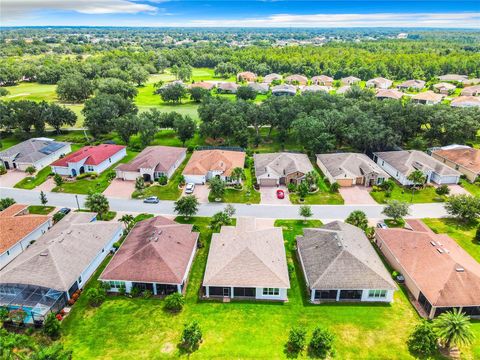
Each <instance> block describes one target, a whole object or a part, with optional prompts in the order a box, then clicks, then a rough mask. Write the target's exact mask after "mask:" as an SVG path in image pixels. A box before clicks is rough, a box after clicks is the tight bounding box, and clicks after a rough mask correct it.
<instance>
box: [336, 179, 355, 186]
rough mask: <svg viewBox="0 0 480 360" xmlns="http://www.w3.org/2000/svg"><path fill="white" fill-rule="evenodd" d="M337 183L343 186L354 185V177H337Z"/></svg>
mask: <svg viewBox="0 0 480 360" xmlns="http://www.w3.org/2000/svg"><path fill="white" fill-rule="evenodd" d="M337 183H338V185H340V186H343V187H348V186H353V181H352V179H337Z"/></svg>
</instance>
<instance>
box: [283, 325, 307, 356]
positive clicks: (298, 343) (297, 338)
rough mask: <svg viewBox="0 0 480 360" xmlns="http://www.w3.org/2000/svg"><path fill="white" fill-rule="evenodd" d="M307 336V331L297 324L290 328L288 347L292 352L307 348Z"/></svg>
mask: <svg viewBox="0 0 480 360" xmlns="http://www.w3.org/2000/svg"><path fill="white" fill-rule="evenodd" d="M306 338H307V331H306V330H305V329H304V328H302V327H300V326H295V327H292V328H291V329H290V333H289V334H288V342H287V348H288V351H289V352H291V353H299V352H301V351H302V350H303V349H304V348H305V343H306Z"/></svg>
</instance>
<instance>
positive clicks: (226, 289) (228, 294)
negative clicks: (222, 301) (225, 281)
mask: <svg viewBox="0 0 480 360" xmlns="http://www.w3.org/2000/svg"><path fill="white" fill-rule="evenodd" d="M223 296H224V297H230V288H229V287H224V288H223Z"/></svg>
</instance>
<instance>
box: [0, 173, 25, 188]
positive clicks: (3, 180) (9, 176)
mask: <svg viewBox="0 0 480 360" xmlns="http://www.w3.org/2000/svg"><path fill="white" fill-rule="evenodd" d="M27 176H28V174H27V173H26V172H23V171H19V170H8V171H7V173H6V174H4V175H0V186H2V187H13V186H14V185H15V184H16V183H18V182H19V181H20V180H22V179H24V178H26V177H27Z"/></svg>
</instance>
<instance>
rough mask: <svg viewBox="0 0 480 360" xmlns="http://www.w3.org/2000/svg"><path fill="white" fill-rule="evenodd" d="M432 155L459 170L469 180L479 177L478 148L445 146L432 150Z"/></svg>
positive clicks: (479, 157) (479, 151) (479, 156)
mask: <svg viewBox="0 0 480 360" xmlns="http://www.w3.org/2000/svg"><path fill="white" fill-rule="evenodd" d="M432 156H433V157H434V158H435V159H437V160H438V161H441V162H442V163H444V164H445V165H448V166H450V167H451V168H452V169H455V170H457V171H460V172H461V173H462V174H463V175H465V176H466V177H467V179H468V180H469V181H470V182H474V181H475V180H476V179H477V178H479V177H480V150H479V149H473V148H471V147H469V146H463V145H457V146H445V147H442V148H438V149H435V150H433V151H432Z"/></svg>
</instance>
